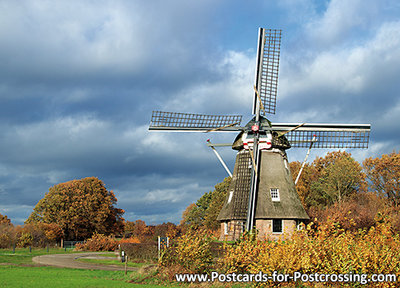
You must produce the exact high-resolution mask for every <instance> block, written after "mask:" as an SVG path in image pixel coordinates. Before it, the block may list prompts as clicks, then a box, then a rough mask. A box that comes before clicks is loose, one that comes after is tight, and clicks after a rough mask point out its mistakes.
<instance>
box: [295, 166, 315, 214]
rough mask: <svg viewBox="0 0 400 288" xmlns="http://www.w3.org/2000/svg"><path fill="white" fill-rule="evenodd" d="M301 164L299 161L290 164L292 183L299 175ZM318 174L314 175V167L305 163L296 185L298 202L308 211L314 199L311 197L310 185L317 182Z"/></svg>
mask: <svg viewBox="0 0 400 288" xmlns="http://www.w3.org/2000/svg"><path fill="white" fill-rule="evenodd" d="M301 165H302V163H301V162H299V161H294V162H290V163H289V166H290V171H291V174H292V177H293V182H294V181H295V180H296V178H297V175H298V174H299V171H300V168H301ZM318 175H319V174H318V173H316V169H315V166H314V165H312V164H310V163H306V164H305V165H304V168H303V172H302V173H301V175H300V178H299V180H298V182H297V184H296V190H297V194H298V195H299V198H300V201H301V203H302V204H303V207H304V208H306V209H308V208H310V207H311V206H313V205H314V204H315V203H314V197H311V196H310V194H311V185H312V183H313V182H315V181H317V180H318Z"/></svg>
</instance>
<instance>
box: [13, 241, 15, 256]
mask: <svg viewBox="0 0 400 288" xmlns="http://www.w3.org/2000/svg"><path fill="white" fill-rule="evenodd" d="M13 254H15V243H13Z"/></svg>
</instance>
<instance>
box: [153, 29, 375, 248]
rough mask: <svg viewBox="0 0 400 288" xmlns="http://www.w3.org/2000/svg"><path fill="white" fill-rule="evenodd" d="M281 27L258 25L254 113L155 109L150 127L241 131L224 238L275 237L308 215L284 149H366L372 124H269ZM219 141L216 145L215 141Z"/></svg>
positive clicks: (224, 213)
mask: <svg viewBox="0 0 400 288" xmlns="http://www.w3.org/2000/svg"><path fill="white" fill-rule="evenodd" d="M280 43H281V30H276V29H264V28H260V29H259V36H258V49H257V67H256V78H255V85H254V90H255V93H254V96H253V107H252V115H253V118H252V119H251V120H250V121H249V122H248V123H247V124H246V125H245V126H240V125H241V120H242V116H241V115H207V114H192V113H176V112H162V111H153V113H152V118H151V123H150V127H149V130H158V131H181V132H221V131H228V132H236V133H237V132H239V134H238V135H237V137H236V139H235V140H234V142H233V144H232V145H231V146H232V149H235V150H238V152H237V156H236V162H235V167H234V171H233V176H232V181H231V184H230V187H229V191H228V195H227V198H226V200H225V202H224V204H223V207H222V209H221V211H220V213H219V216H218V220H219V221H220V222H221V237H220V238H221V239H225V240H235V239H237V238H238V237H239V236H240V234H241V233H242V232H243V231H245V230H248V231H250V230H253V229H254V228H256V229H257V230H258V231H259V234H258V235H259V236H260V237H266V236H268V237H272V238H276V237H278V236H279V235H281V234H282V233H283V231H284V230H285V231H289V232H290V231H293V230H294V229H295V227H296V225H297V223H298V222H301V221H304V220H307V219H309V217H308V215H307V213H306V212H305V210H304V208H303V206H302V204H301V202H300V199H299V196H298V194H297V192H296V188H295V184H294V182H293V179H292V176H291V173H290V169H289V163H288V160H287V155H286V152H285V151H286V150H287V149H289V148H291V147H299V148H308V147H311V146H310V144H311V145H312V144H313V147H314V148H368V141H369V132H370V124H311V123H271V122H270V121H269V120H268V119H267V118H266V114H275V110H276V97H277V86H278V70H279V57H280ZM213 145H214V146H215V144H213Z"/></svg>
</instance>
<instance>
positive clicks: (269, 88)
mask: <svg viewBox="0 0 400 288" xmlns="http://www.w3.org/2000/svg"><path fill="white" fill-rule="evenodd" d="M281 34H282V30H273V29H264V46H263V53H262V56H261V55H260V56H261V57H262V59H259V61H261V63H259V65H260V64H261V66H259V68H258V73H257V75H258V79H257V81H258V82H259V83H258V85H257V87H258V89H259V91H258V93H259V95H260V98H261V101H262V103H263V105H264V110H265V113H270V114H275V108H276V96H277V89H278V70H279V56H280V46H281ZM265 113H264V111H262V110H261V114H265Z"/></svg>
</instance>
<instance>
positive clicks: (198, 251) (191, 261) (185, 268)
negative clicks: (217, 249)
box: [159, 231, 213, 273]
mask: <svg viewBox="0 0 400 288" xmlns="http://www.w3.org/2000/svg"><path fill="white" fill-rule="evenodd" d="M211 241H212V240H211V238H210V237H209V236H208V235H207V234H204V232H203V233H202V232H196V231H189V232H188V233H186V234H184V235H182V236H181V237H179V238H177V240H176V242H175V243H174V245H172V246H170V248H169V249H166V250H165V251H164V252H163V253H162V256H161V257H160V259H159V264H160V267H164V268H167V267H173V268H174V270H179V271H180V273H207V272H209V271H210V270H211V268H212V267H213V256H212V251H211V245H210V243H211ZM178 268H179V269H178Z"/></svg>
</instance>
